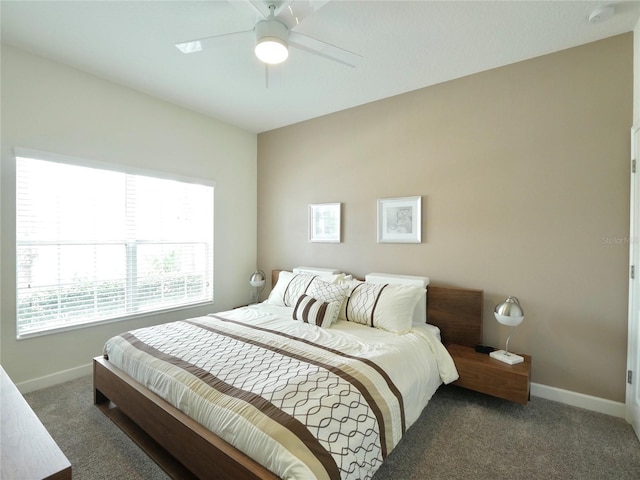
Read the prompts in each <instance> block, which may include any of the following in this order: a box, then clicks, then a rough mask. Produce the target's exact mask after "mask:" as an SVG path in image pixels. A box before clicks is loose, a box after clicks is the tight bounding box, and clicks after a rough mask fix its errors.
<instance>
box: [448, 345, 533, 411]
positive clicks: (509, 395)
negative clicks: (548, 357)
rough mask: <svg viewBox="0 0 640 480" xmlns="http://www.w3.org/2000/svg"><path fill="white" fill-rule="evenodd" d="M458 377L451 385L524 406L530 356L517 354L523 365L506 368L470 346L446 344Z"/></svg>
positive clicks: (501, 363) (526, 398)
mask: <svg viewBox="0 0 640 480" xmlns="http://www.w3.org/2000/svg"><path fill="white" fill-rule="evenodd" d="M447 350H449V353H450V354H451V356H452V357H453V361H454V362H455V364H456V368H457V369H458V374H459V375H460V378H459V379H458V380H456V381H455V382H454V383H453V384H454V385H458V386H460V387H464V388H468V389H470V390H475V391H477V392H482V393H486V394H488V395H493V396H495V397H500V398H504V399H506V400H511V401H513V402H518V403H522V404H526V403H527V402H528V401H529V392H530V388H531V356H530V355H522V354H519V355H521V356H522V357H524V362H522V363H519V364H517V365H508V364H506V363H503V362H500V361H499V360H495V359H493V358H491V357H489V355H487V354H485V353H478V352H476V351H475V349H474V348H473V347H466V346H462V345H454V344H449V345H447Z"/></svg>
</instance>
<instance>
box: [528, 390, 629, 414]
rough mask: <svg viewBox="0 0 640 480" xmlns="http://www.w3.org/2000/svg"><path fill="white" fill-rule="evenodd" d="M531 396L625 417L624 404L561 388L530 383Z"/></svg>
mask: <svg viewBox="0 0 640 480" xmlns="http://www.w3.org/2000/svg"><path fill="white" fill-rule="evenodd" d="M531 395H533V396H534V397H540V398H545V399H547V400H553V401H555V402H560V403H564V404H566V405H571V406H573V407H580V408H584V409H587V410H592V411H594V412H599V413H604V414H606V415H611V416H614V417H620V418H625V417H626V406H625V404H624V403H620V402H614V401H613V400H607V399H606V398H600V397H593V396H591V395H585V394H583V393H577V392H572V391H570V390H562V389H561V388H556V387H549V386H547V385H541V384H539V383H531Z"/></svg>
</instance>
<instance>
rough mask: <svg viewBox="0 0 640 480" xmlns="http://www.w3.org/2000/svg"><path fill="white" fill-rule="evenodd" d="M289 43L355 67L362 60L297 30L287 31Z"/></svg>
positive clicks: (360, 57) (358, 56)
mask: <svg viewBox="0 0 640 480" xmlns="http://www.w3.org/2000/svg"><path fill="white" fill-rule="evenodd" d="M289 45H291V46H292V47H296V48H299V49H301V50H304V51H305V52H309V53H314V54H316V55H320V56H321V57H325V58H328V59H330V60H335V61H336V62H340V63H342V64H344V65H348V66H349V67H356V66H358V64H359V63H360V61H361V60H362V56H361V55H358V54H357V53H353V52H350V51H348V50H345V49H343V48H340V47H336V46H335V45H331V44H329V43H326V42H323V41H321V40H318V39H316V38H312V37H308V36H306V35H302V34H301V33H298V32H289Z"/></svg>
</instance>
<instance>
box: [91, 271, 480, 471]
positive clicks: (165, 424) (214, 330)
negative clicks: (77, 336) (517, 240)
mask: <svg viewBox="0 0 640 480" xmlns="http://www.w3.org/2000/svg"><path fill="white" fill-rule="evenodd" d="M285 277H286V278H287V279H289V280H287V282H289V283H285V281H284V280H283V279H285ZM312 277H317V276H314V275H306V276H305V275H304V274H302V275H301V274H294V273H291V272H281V271H278V270H276V271H274V272H273V274H272V284H273V285H274V286H275V287H274V289H273V291H272V294H271V295H270V299H269V300H270V301H271V303H269V302H265V303H266V304H260V305H253V306H248V307H245V308H240V309H235V310H232V311H229V312H220V313H217V314H214V315H211V316H207V317H198V318H194V319H187V320H185V321H182V322H172V323H171V324H165V325H159V326H157V327H153V328H151V329H139V330H136V331H133V332H125V333H124V334H122V335H120V336H117V337H114V338H112V339H110V340H109V341H108V342H107V345H105V353H106V355H103V356H102V357H97V358H95V359H94V392H95V395H94V402H95V404H96V405H97V406H98V407H99V408H101V409H102V410H103V411H104V412H105V413H106V414H107V415H108V416H109V417H110V418H112V419H113V420H114V421H115V422H116V424H118V425H119V426H120V427H121V428H122V429H123V430H124V431H125V432H127V433H128V434H129V435H130V436H131V437H132V438H133V439H134V440H135V441H136V442H137V443H138V444H139V445H140V446H141V447H142V448H143V449H145V450H146V451H147V453H148V454H149V455H150V456H151V457H152V458H154V460H156V462H158V463H159V464H160V466H161V467H163V468H164V469H165V470H166V471H167V473H168V474H169V475H171V476H172V477H174V478H190V477H192V478H228V479H239V478H247V479H275V478H370V477H371V476H372V475H373V473H374V472H375V471H376V470H377V468H378V467H379V465H380V463H381V462H382V461H383V460H384V458H385V457H386V455H388V453H390V451H391V450H392V449H393V448H394V447H395V445H396V444H397V443H398V441H399V440H400V438H401V436H402V434H403V433H404V431H405V430H406V429H407V428H409V427H410V425H411V424H412V423H413V421H415V419H416V418H417V417H418V416H419V414H420V412H421V411H422V409H423V408H424V406H425V405H426V403H427V402H428V400H429V399H430V398H431V395H432V394H433V393H434V392H435V390H436V389H437V388H438V386H439V385H440V384H441V383H443V382H444V383H448V382H450V381H453V380H455V379H456V378H457V373H456V371H455V366H453V367H452V365H453V362H452V360H451V359H450V357H448V354H446V350H445V349H444V347H442V345H443V343H458V344H463V345H473V344H476V343H480V339H481V335H482V291H480V290H468V289H457V288H447V287H438V286H433V285H430V286H429V287H428V288H427V295H426V296H424V295H423V298H424V300H425V302H424V303H425V306H424V308H425V310H426V318H427V319H428V323H429V324H431V325H434V326H436V327H437V329H433V327H429V326H428V325H427V322H426V321H424V316H423V321H422V322H421V324H417V323H415V318H414V319H411V320H410V321H412V322H413V323H411V326H410V327H409V330H408V331H403V332H401V333H402V334H397V333H398V332H395V334H392V333H389V331H388V329H393V328H396V325H395V324H394V323H390V324H382V323H381V324H380V325H375V326H377V327H379V328H371V326H367V325H364V324H361V323H359V322H358V321H357V317H356V316H354V315H355V314H354V312H356V310H355V309H353V308H351V310H348V308H350V307H345V306H344V305H345V302H342V305H343V310H344V311H340V312H339V313H336V312H333V311H332V310H331V305H332V304H333V303H334V302H330V301H329V300H331V299H330V298H325V300H327V301H326V302H316V303H314V301H315V299H317V298H324V297H323V295H328V294H326V293H323V292H324V290H326V289H333V290H332V291H334V290H335V288H337V287H335V288H334V287H329V286H327V285H328V284H330V283H332V282H331V281H327V282H324V281H316V280H309V278H312ZM334 277H335V276H334ZM278 280H281V281H280V282H278ZM294 280H295V281H297V282H302V281H303V280H304V282H307V281H308V282H310V283H309V284H305V286H304V287H301V286H299V288H303V290H304V291H308V292H312V288H313V287H315V286H317V285H321V287H319V288H321V289H323V292H320V291H319V292H316V294H314V295H301V294H300V292H301V291H302V290H300V291H297V290H296V286H295V285H294V283H295V282H294ZM325 280H326V279H325ZM387 280H389V278H388V277H387V276H385V275H380V276H379V277H378V278H377V280H376V278H375V276H373V277H372V278H371V280H370V281H368V282H367V283H361V282H360V283H358V281H357V280H354V284H356V283H357V287H358V288H360V291H362V292H364V291H365V290H367V289H369V290H372V291H374V290H375V291H378V292H381V291H384V292H385V293H384V295H386V296H382V295H381V294H380V293H378V297H377V298H378V300H377V304H376V308H377V309H378V313H377V314H376V322H384V321H387V320H385V319H388V318H390V317H388V316H385V315H384V312H385V310H384V309H385V305H387V306H393V308H394V309H397V308H398V307H397V306H398V304H397V303H389V302H390V300H385V299H387V298H394V299H395V298H398V297H397V296H396V295H408V293H407V292H409V291H410V290H409V288H410V287H407V288H406V289H402V287H400V286H398V287H397V290H392V287H395V285H392V286H389V284H387V283H385V281H387ZM304 282H303V283H304ZM311 282H313V283H311ZM337 283H340V284H342V283H343V282H342V281H340V282H337ZM375 283H378V284H379V285H380V286H379V287H377V286H375V285H373V284H375ZM394 283H395V282H394ZM282 285H286V289H283V288H281V287H282ZM310 285H313V287H311V288H310ZM351 288H353V287H350V289H351ZM385 288H386V290H385ZM376 289H377V290H376ZM415 290H416V289H415V288H414V290H411V291H412V292H413V291H415ZM349 291H350V295H351V296H350V298H349V300H351V301H352V303H353V305H357V304H358V303H357V299H358V298H362V299H365V296H364V293H361V295H362V296H361V297H358V296H357V294H355V293H353V292H355V291H356V289H355V288H353V290H349ZM391 291H393V292H394V293H393V295H394V296H393V297H392V293H389V292H391ZM278 295H279V296H280V297H278ZM287 295H288V296H290V297H291V298H290V299H289V300H288V304H287V300H286V297H287ZM411 295H414V294H413V293H411ZM272 297H273V298H275V300H272ZM303 297H304V298H303ZM314 297H315V299H314ZM380 298H382V300H380ZM407 298H408V297H407ZM363 301H364V300H363ZM294 303H295V307H294V306H293V305H294ZM418 303H419V302H418ZM318 304H321V307H322V308H324V310H322V312H323V313H322V314H321V315H320V314H318V312H320V310H319V309H318V308H316V307H317V306H318ZM414 305H415V304H414ZM410 308H411V310H412V311H414V314H418V313H416V312H419V309H418V308H415V309H414V308H412V307H410ZM314 309H315V310H314ZM349 311H351V312H352V313H351V318H350V319H349V320H350V321H346V319H345V318H343V317H342V316H343V315H345V314H346V316H348V315H349ZM314 312H315V313H314ZM330 312H333V313H330ZM292 315H293V318H296V315H298V317H299V318H298V320H301V321H297V322H296V321H292V318H291V316H292ZM314 315H316V316H314ZM317 315H320V316H319V317H318V316H317ZM328 315H335V316H336V318H342V320H337V319H336V318H333V320H332V322H331V328H323V326H322V325H321V324H320V323H317V324H316V325H318V326H314V325H308V323H313V321H307V320H306V317H305V316H308V317H309V318H311V319H312V320H313V319H316V318H320V319H323V318H324V319H326V318H327V316H328ZM420 315H424V313H422V314H420ZM303 317H305V320H304V321H302V318H303ZM390 321H391V322H394V321H395V320H393V319H391V320H390ZM381 327H384V328H381ZM397 328H404V329H406V324H402V326H399V327H397ZM438 335H439V336H440V339H441V340H442V342H443V343H441V342H440V339H438V338H437V336H438ZM201 337H204V341H205V344H207V345H212V346H213V347H211V348H210V350H211V355H212V358H213V357H216V359H215V362H214V361H213V360H211V359H209V357H208V356H205V355H203V354H202V353H201V352H202V350H203V348H202V347H201V346H198V347H197V348H195V349H194V347H193V345H195V342H196V341H201V340H200V338H201ZM425 342H426V343H425ZM380 345H384V349H381V347H380ZM425 345H428V346H427V347H425ZM239 348H241V352H242V354H240V353H239V352H240V351H239V350H238V349H239ZM252 349H253V350H255V351H254V354H255V355H257V356H259V358H258V360H257V362H256V363H255V364H254V363H251V362H254V361H255V360H254V359H252V360H246V361H245V360H244V358H245V356H246V357H248V355H245V353H246V352H249V351H251V350H252ZM394 349H395V350H396V351H397V352H401V355H404V356H405V357H404V358H408V356H409V355H410V352H411V351H412V350H413V349H415V350H416V351H415V352H414V353H411V354H412V355H416V357H415V358H417V359H419V360H418V361H414V362H406V363H407V364H408V363H411V365H413V366H412V367H409V368H407V366H406V364H405V365H404V368H398V367H397V365H398V363H399V362H398V359H397V358H396V359H389V358H388V357H387V350H394ZM225 350H228V352H229V353H230V356H229V355H227V356H225V355H223V354H222V352H223V351H225ZM381 350H384V354H383V353H381ZM241 357H242V358H243V360H239V359H240V358H241ZM431 357H433V359H434V360H435V362H432V360H431ZM400 358H402V357H400ZM229 359H231V360H229ZM224 362H227V363H226V364H225V363H224ZM257 364H264V365H268V366H269V367H268V368H267V369H265V370H264V371H263V372H261V373H260V374H256V375H254V378H253V379H251V380H247V377H246V375H245V374H246V372H253V371H257V370H255V369H257V368H258V366H256V365H257ZM291 365H293V366H291ZM394 365H396V366H395V367H394ZM301 369H302V370H303V371H304V372H307V373H306V375H307V378H306V379H305V380H300V377H299V376H294V375H293V374H292V373H291V372H293V371H300V370H301ZM394 369H395V371H394ZM125 370H126V371H127V372H128V373H125ZM154 371H156V372H155V373H154ZM242 371H244V372H245V374H242V373H241V372H242ZM410 371H411V373H410ZM158 372H159V373H158ZM153 375H156V376H155V377H154V376H153ZM243 375H245V376H243ZM418 375H425V377H424V378H423V379H422V380H420V381H417V382H416V381H414V380H413V378H414V377H416V376H418ZM249 376H251V375H249ZM134 377H135V379H134ZM180 377H182V378H183V381H182V382H179V381H178V380H179V378H180ZM240 377H242V380H241V381H242V385H241V387H238V385H236V384H234V381H236V380H237V378H240ZM285 377H287V378H289V377H290V383H291V385H294V386H293V387H292V386H290V385H289V384H287V385H284V383H283V381H282V379H283V378H285ZM204 384H207V385H208V386H211V385H213V387H214V388H213V392H214V393H211V391H210V390H203V389H204V388H205V387H206V385H204ZM184 385H187V387H185V386H184ZM353 385H355V386H356V387H357V388H352V387H353ZM292 389H293V390H295V395H303V397H299V396H294V393H292ZM220 392H222V393H220ZM237 392H240V393H239V394H237ZM336 392H340V393H339V394H336ZM189 396H193V397H194V398H192V399H191V400H189V401H187V397H189ZM231 397H233V399H231ZM238 397H240V398H241V400H242V401H241V402H240V404H238V402H237V398H238ZM327 397H330V398H333V400H331V401H329V402H328V403H327V402H325V404H324V405H320V404H318V405H316V403H313V402H319V400H318V399H319V398H324V399H326V398H327ZM337 397H340V400H339V401H338V400H336V398H337ZM211 399H213V400H215V401H213V402H212V403H209V400H211ZM363 399H364V400H363ZM205 400H206V401H205ZM320 403H321V402H320ZM174 405H175V406H174ZM301 405H303V406H304V405H306V406H305V407H304V408H302V407H301ZM356 406H357V408H358V409H360V408H364V410H357V409H356ZM176 407H179V408H176ZM305 408H306V410H305ZM329 410H330V411H332V412H334V411H335V412H340V411H343V412H344V411H347V410H348V411H349V412H351V411H352V410H353V411H354V412H358V413H357V414H355V415H352V416H349V415H344V414H342V415H337V416H336V419H335V420H331V419H330V416H329V415H327V414H326V412H327V411H329ZM232 413H233V415H232ZM187 414H188V415H187ZM300 415H302V417H304V419H305V420H304V421H305V422H307V424H306V428H301V422H300V421H299V418H300ZM238 419H239V420H238ZM331 423H333V426H332V425H331ZM272 424H274V425H272ZM336 425H337V430H335V427H336ZM272 426H273V427H274V428H275V430H271V427H272ZM240 429H244V430H243V431H244V433H242V434H240V433H238V432H239V431H240ZM309 431H311V432H312V433H313V435H310V434H309ZM213 432H216V433H213ZM267 432H271V433H268V434H267ZM274 432H275V433H274ZM270 435H273V436H275V437H276V438H277V439H278V441H276V442H273V441H272V440H271V438H270ZM234 445H235V446H234ZM273 472H276V473H273Z"/></svg>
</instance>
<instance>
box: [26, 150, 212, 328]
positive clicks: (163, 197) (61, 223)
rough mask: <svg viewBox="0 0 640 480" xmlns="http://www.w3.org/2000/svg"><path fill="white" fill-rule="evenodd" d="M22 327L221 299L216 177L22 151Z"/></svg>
mask: <svg viewBox="0 0 640 480" xmlns="http://www.w3.org/2000/svg"><path fill="white" fill-rule="evenodd" d="M16 252H17V258H16V260H17V322H18V336H24V335H29V334H33V333H39V332H43V331H46V330H52V329H60V328H67V327H72V326H77V325H80V324H86V323H91V322H100V321H108V320H114V319H119V318H123V317H129V316H132V315H138V314H144V313H150V312H156V311H160V310H167V309H172V308H178V307H184V306H188V305H194V304H199V303H205V302H212V301H213V186H211V185H204V184H199V183H188V182H183V181H176V180H167V179H165V178H158V177H153V176H148V175H139V174H135V175H133V174H129V173H123V172H120V171H114V170H108V169H103V168H93V167H87V166H79V165H77V164H67V163H60V162H58V161H49V160H42V159H36V158H27V157H26V156H17V157H16Z"/></svg>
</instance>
